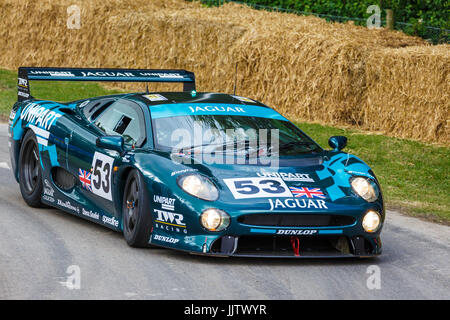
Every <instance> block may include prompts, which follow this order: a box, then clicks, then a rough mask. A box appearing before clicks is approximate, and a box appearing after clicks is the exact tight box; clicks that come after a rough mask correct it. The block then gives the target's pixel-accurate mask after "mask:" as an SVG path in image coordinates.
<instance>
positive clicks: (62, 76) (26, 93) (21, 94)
mask: <svg viewBox="0 0 450 320" xmlns="http://www.w3.org/2000/svg"><path fill="white" fill-rule="evenodd" d="M30 80H48V81H120V82H122V81H123V82H182V83H183V91H192V90H195V75H194V73H192V72H190V71H186V70H171V69H167V70H163V69H112V68H107V69H103V68H38V67H20V68H19V72H18V82H17V100H18V101H24V100H27V99H30V98H32V96H31V93H30V84H29V81H30Z"/></svg>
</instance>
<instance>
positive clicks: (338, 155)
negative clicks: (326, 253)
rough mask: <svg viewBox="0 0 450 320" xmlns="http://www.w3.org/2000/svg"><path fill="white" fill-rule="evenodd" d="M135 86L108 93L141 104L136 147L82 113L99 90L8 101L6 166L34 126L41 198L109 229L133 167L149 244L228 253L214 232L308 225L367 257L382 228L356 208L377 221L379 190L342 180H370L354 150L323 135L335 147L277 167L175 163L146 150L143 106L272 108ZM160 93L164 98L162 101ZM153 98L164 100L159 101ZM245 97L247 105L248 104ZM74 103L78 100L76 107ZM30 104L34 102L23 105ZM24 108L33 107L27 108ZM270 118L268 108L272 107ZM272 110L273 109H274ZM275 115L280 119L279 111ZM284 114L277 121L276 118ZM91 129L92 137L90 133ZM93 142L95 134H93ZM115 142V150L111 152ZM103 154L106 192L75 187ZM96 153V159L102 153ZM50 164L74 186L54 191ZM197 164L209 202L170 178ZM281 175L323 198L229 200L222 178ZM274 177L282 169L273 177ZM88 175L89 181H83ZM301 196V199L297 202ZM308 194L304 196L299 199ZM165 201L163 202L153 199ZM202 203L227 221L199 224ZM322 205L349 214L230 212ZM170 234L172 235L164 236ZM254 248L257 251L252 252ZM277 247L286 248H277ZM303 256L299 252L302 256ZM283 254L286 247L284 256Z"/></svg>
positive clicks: (375, 250)
mask: <svg viewBox="0 0 450 320" xmlns="http://www.w3.org/2000/svg"><path fill="white" fill-rule="evenodd" d="M144 94H145V93H139V94H124V95H114V96H109V97H108V98H111V99H114V100H118V99H126V100H129V101H132V102H134V103H136V104H138V105H139V106H140V107H141V108H142V111H143V114H144V116H145V123H146V135H147V139H146V141H145V142H144V144H143V145H142V146H140V147H139V148H131V147H124V149H123V151H122V147H120V146H119V144H120V142H119V141H118V140H117V139H116V138H112V139H111V138H109V137H104V133H103V132H102V131H100V130H99V129H98V128H97V127H96V126H95V125H94V124H93V123H91V122H89V121H88V119H87V118H85V116H84V112H83V111H84V110H83V108H84V107H85V106H86V105H87V104H88V103H90V102H93V101H96V100H101V99H105V97H98V98H93V99H86V100H80V101H75V102H71V103H56V102H51V101H43V100H26V101H23V102H20V103H19V102H18V103H16V104H15V105H14V107H13V110H12V112H11V118H10V126H9V131H10V133H11V137H10V142H11V147H10V154H11V163H12V169H13V172H14V175H15V177H16V180H17V181H18V179H19V178H18V158H19V151H20V146H21V139H22V138H23V136H24V133H25V132H26V130H34V131H35V134H36V136H37V137H39V139H38V142H39V151H40V157H41V165H42V168H43V175H44V176H43V180H44V194H43V195H42V202H44V203H46V204H48V205H50V206H54V207H57V208H60V209H62V210H64V211H66V212H69V213H72V214H75V215H77V216H79V217H82V218H85V219H88V220H90V221H93V222H96V223H99V224H102V225H104V226H106V227H108V228H111V229H113V230H116V231H119V232H120V231H122V213H121V210H122V209H121V208H122V198H123V189H124V183H125V180H126V177H127V174H128V173H129V172H130V170H131V169H133V168H135V169H138V170H139V171H140V172H141V173H142V175H143V176H144V177H145V182H146V185H147V189H148V192H149V195H148V196H149V197H150V198H151V201H150V203H151V208H150V212H149V214H151V215H152V216H153V221H154V226H153V229H152V234H151V236H150V239H149V243H151V244H153V245H157V246H163V247H168V248H173V249H178V250H184V251H187V252H191V253H198V254H217V255H225V256H230V255H234V254H233V253H226V254H225V253H223V252H222V253H221V252H212V248H213V244H214V242H215V241H216V240H218V239H220V238H222V237H223V236H233V237H236V238H239V237H241V236H259V235H270V234H275V233H276V232H278V230H293V229H294V230H300V231H301V230H312V229H314V230H315V231H314V235H311V236H310V239H314V237H320V236H321V235H322V236H328V235H343V236H345V237H348V238H349V239H353V238H355V237H361V238H363V239H364V241H366V242H367V243H368V244H367V246H369V247H370V250H368V251H367V252H363V253H359V254H358V253H357V252H354V251H353V253H350V254H344V255H342V256H374V255H378V254H380V253H381V241H380V238H379V235H380V232H381V229H382V228H379V230H378V231H377V232H375V233H373V234H368V233H366V232H365V231H364V230H363V228H362V225H361V220H362V216H363V215H364V214H365V212H367V211H368V210H369V209H373V210H376V211H377V212H379V213H380V215H381V218H382V221H383V222H384V216H385V212H384V205H383V198H382V195H381V192H380V197H379V199H378V200H377V201H375V202H373V203H368V202H366V201H364V200H363V199H362V198H361V197H359V196H357V195H356V194H355V193H354V192H353V191H352V189H351V186H350V184H349V179H350V177H352V176H363V177H366V178H368V179H372V180H373V181H375V182H376V183H377V185H379V183H378V181H377V179H376V177H375V174H374V173H373V172H372V170H371V169H370V167H369V166H368V165H367V164H365V163H364V162H363V161H362V160H360V159H359V158H358V157H356V156H353V155H349V154H347V153H345V152H342V151H339V150H338V149H341V148H340V146H342V143H343V142H342V141H341V140H339V139H338V140H339V141H338V140H336V139H335V140H336V141H334V140H333V143H334V144H333V146H334V145H335V146H334V148H335V150H332V151H326V150H322V151H321V152H320V153H316V154H313V155H299V156H292V157H286V158H285V159H281V162H280V167H279V168H272V167H268V166H258V165H249V164H239V165H237V164H205V163H196V162H195V161H194V160H192V159H191V158H189V156H187V155H182V156H184V157H188V158H189V159H190V160H192V161H191V162H192V163H189V164H183V163H177V162H175V161H173V160H172V158H171V154H170V152H164V151H160V150H155V148H154V141H153V135H154V132H153V130H152V122H151V116H152V108H153V106H154V108H155V110H156V111H155V115H157V116H158V117H161V116H162V114H161V112H164V111H163V110H164V108H170V106H171V105H173V106H174V108H173V110H174V112H175V113H177V114H178V113H179V112H182V111H181V110H182V108H183V107H180V105H182V106H184V107H185V108H186V107H189V106H196V105H197V106H200V107H202V106H203V107H204V106H205V104H206V105H212V106H224V105H232V106H234V107H236V106H239V108H242V109H244V110H245V109H246V108H248V110H249V111H251V113H252V114H253V113H255V112H257V111H258V109H259V110H265V112H267V114H268V115H269V116H270V117H274V116H276V115H278V113H276V112H275V111H273V110H272V109H270V108H268V107H267V106H265V105H263V104H261V103H259V102H255V101H252V102H251V103H247V102H243V101H241V100H238V99H236V98H235V97H233V96H230V95H226V94H214V93H197V94H196V95H195V96H193V95H191V94H190V93H181V92H180V93H158V94H161V95H164V97H166V99H167V101H156V102H152V101H148V99H145V98H143V95H144ZM168 102H170V103H168ZM161 104H164V105H165V106H164V107H162V106H161ZM249 104H250V106H248V105H249ZM80 106H81V107H80ZM33 110H34V111H33ZM31 112H34V113H35V114H34V115H32V114H31ZM276 117H277V116H276ZM280 117H281V118H283V117H282V116H281V115H280ZM283 119H284V118H283ZM286 121H287V120H286ZM99 138H100V140H99ZM99 141H101V142H100V143H99ZM118 151H121V152H118ZM99 154H101V155H100V156H101V157H106V158H105V159H107V160H108V159H110V160H111V164H112V166H113V167H114V168H115V170H112V171H111V180H110V182H111V189H110V194H102V195H101V196H99V194H95V193H93V192H92V191H90V190H89V189H88V188H86V187H83V184H82V181H81V180H80V174H81V173H83V174H85V175H88V174H89V173H90V174H91V178H90V179H93V178H92V175H93V174H94V172H93V169H94V163H93V160H95V158H96V157H97V158H98V157H99ZM102 159H103V158H102ZM55 167H60V168H62V169H64V170H66V171H67V172H69V173H70V174H71V175H73V177H74V179H75V181H76V182H75V185H74V186H73V187H72V188H70V189H69V190H63V189H62V188H60V187H59V186H58V185H57V184H56V183H55V181H54V179H53V178H54V177H53V172H54V170H55ZM191 173H198V174H202V175H204V176H206V177H208V178H209V179H210V180H211V181H212V182H213V183H214V184H215V186H216V187H217V189H218V190H219V198H218V199H217V200H216V201H205V200H201V199H199V198H196V197H194V196H191V195H189V194H188V193H186V192H184V191H183V190H182V189H181V188H180V187H179V186H178V184H177V179H178V178H179V177H181V176H182V175H185V174H191ZM280 173H282V174H283V175H289V174H292V175H295V174H306V175H307V176H308V177H309V178H310V180H311V181H289V179H287V180H285V183H286V185H287V186H289V187H297V188H302V187H306V188H319V189H320V190H322V191H324V193H325V198H324V199H323V200H321V201H322V202H318V200H314V199H313V201H312V202H311V201H310V200H309V199H305V202H303V201H302V199H300V198H294V197H290V198H276V197H273V198H246V199H236V198H235V197H234V196H233V194H232V192H231V191H230V189H229V187H228V186H227V184H226V183H225V181H224V179H232V178H246V177H249V178H254V177H262V176H267V177H271V176H272V177H274V176H275V177H279V175H280ZM283 179H284V178H283ZM91 182H92V184H91V186H92V185H93V184H94V180H91ZM306 200H307V201H306ZM308 201H310V202H308ZM167 206H169V207H170V210H167V209H166V210H163V208H167ZM208 208H217V209H221V210H223V211H225V212H227V213H228V214H229V215H230V217H231V223H230V226H229V227H228V228H227V229H226V230H224V231H221V232H212V231H207V230H206V229H204V228H203V227H202V226H201V224H200V220H199V219H200V214H201V213H202V212H203V211H204V210H206V209H208ZM162 211H164V212H166V218H167V212H168V213H169V216H168V218H167V219H166V221H165V222H166V223H157V222H156V221H157V219H158V217H159V216H158V215H161V214H162V213H161V212H162ZM173 213H177V214H181V215H182V217H183V220H182V221H183V223H184V224H185V225H184V226H183V225H180V224H178V225H177V224H176V223H170V222H173V221H175V220H173V219H172V220H171V219H170V218H171V217H170V214H173ZM260 213H271V214H288V213H289V214H298V215H303V214H318V215H320V214H327V215H341V216H350V217H353V218H354V222H353V223H351V224H349V225H342V226H317V227H298V228H297V227H276V226H273V227H271V226H257V225H247V224H244V223H241V222H240V221H239V217H241V216H242V215H248V214H260ZM171 239H172V240H171ZM254 255H255V256H258V254H257V253H255V254H254ZM282 256H286V255H282ZM303 256H308V255H303ZM289 257H290V256H289Z"/></svg>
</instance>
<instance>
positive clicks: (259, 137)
mask: <svg viewBox="0 0 450 320" xmlns="http://www.w3.org/2000/svg"><path fill="white" fill-rule="evenodd" d="M152 122H153V130H154V137H155V147H156V148H157V149H159V150H163V151H171V152H175V153H177V152H179V153H183V154H191V153H206V152H209V153H211V152H212V153H216V154H217V153H224V154H227V155H228V154H230V153H232V154H234V155H246V156H248V155H249V153H256V154H257V155H258V156H265V155H268V156H270V155H271V154H273V153H277V154H278V155H279V156H283V155H286V156H288V155H297V154H301V153H313V152H320V151H321V150H322V149H321V148H320V147H319V146H318V145H317V144H316V143H315V142H314V141H312V140H311V139H310V138H309V137H308V136H306V135H305V134H304V133H303V132H302V131H301V130H299V129H298V128H297V127H296V126H294V125H293V124H292V123H291V122H289V121H287V120H284V119H273V118H262V117H257V116H240V115H231V116H230V115H217V114H214V115H186V116H171V117H157V118H156V119H155V118H153V120H152ZM276 144H278V145H276Z"/></svg>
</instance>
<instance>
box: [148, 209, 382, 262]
mask: <svg viewBox="0 0 450 320" xmlns="http://www.w3.org/2000/svg"><path fill="white" fill-rule="evenodd" d="M340 214H342V212H341V213H340ZM328 215H329V216H330V217H331V218H333V219H332V220H327V219H322V220H320V219H318V218H319V216H320V215H317V214H315V215H314V216H315V218H316V219H314V220H308V219H306V220H305V219H304V218H305V217H306V216H308V215H305V214H303V215H299V214H296V215H295V216H296V217H301V218H302V222H303V224H302V225H295V226H293V225H292V224H293V221H292V220H290V219H288V220H284V222H283V221H282V220H279V221H278V224H277V225H276V226H274V225H270V224H271V223H270V221H267V220H264V219H262V220H261V219H260V218H259V217H258V218H257V219H256V220H253V221H251V220H247V221H243V220H242V217H243V216H242V215H240V216H237V217H235V218H233V219H232V223H231V225H230V228H229V229H228V230H226V231H224V232H222V233H219V234H218V233H212V232H208V231H206V230H202V231H203V232H201V233H200V232H196V234H192V233H191V234H189V233H188V234H184V235H181V234H177V235H176V234H174V233H173V232H170V230H164V229H160V228H154V229H153V232H152V237H151V239H150V243H151V244H153V245H157V246H163V247H170V248H173V249H178V250H183V251H187V252H189V253H192V254H200V255H211V256H221V257H260V258H349V257H374V256H378V255H380V254H381V252H382V244H381V239H380V232H381V229H382V225H381V227H380V228H379V230H378V231H377V232H376V233H373V234H369V233H367V232H365V231H364V229H363V228H362V226H361V223H360V219H359V218H356V217H355V216H354V215H348V216H347V217H351V218H352V220H351V221H350V220H349V219H346V218H345V217H343V216H342V215H340V217H343V219H335V217H337V213H335V214H331V215H330V213H328ZM279 216H280V214H277V217H279ZM253 217H254V216H253ZM383 220H384V214H383ZM320 221H322V222H320ZM249 222H252V224H247V223H249ZM319 222H320V223H319ZM288 224H289V225H288ZM318 224H320V225H318ZM161 236H163V237H166V239H167V238H173V239H175V238H176V239H178V240H177V241H173V243H169V242H168V241H166V243H161V242H160V241H158V240H159V239H161Z"/></svg>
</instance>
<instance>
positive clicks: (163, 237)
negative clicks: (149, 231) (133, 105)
mask: <svg viewBox="0 0 450 320" xmlns="http://www.w3.org/2000/svg"><path fill="white" fill-rule="evenodd" d="M153 239H154V240H158V241H162V242H167V243H172V244H176V243H178V242H179V241H180V240H179V239H175V238H171V237H165V236H160V235H159V234H155V235H154V236H153Z"/></svg>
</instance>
